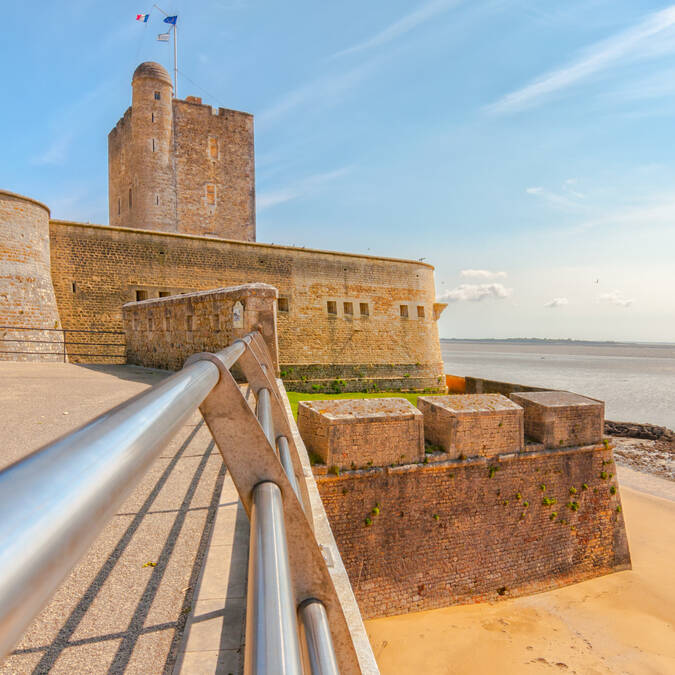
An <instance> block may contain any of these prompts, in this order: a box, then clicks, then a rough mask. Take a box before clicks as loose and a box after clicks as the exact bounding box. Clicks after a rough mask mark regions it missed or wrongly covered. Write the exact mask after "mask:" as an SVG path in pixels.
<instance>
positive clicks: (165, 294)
mask: <svg viewBox="0 0 675 675" xmlns="http://www.w3.org/2000/svg"><path fill="white" fill-rule="evenodd" d="M170 295H171V291H160V292H159V297H160V298H168V297H169V296H170Z"/></svg>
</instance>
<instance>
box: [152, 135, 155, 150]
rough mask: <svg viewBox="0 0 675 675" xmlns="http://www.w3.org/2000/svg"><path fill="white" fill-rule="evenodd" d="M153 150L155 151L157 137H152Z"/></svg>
mask: <svg viewBox="0 0 675 675" xmlns="http://www.w3.org/2000/svg"><path fill="white" fill-rule="evenodd" d="M152 151H153V152H154V151H155V139H154V138H153V139H152Z"/></svg>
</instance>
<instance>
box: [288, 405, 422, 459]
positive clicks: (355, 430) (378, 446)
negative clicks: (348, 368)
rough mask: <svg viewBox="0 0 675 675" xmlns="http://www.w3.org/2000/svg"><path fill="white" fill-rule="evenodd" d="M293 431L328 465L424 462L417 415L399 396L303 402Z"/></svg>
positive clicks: (420, 426) (419, 421)
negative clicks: (297, 432) (296, 430)
mask: <svg viewBox="0 0 675 675" xmlns="http://www.w3.org/2000/svg"><path fill="white" fill-rule="evenodd" d="M298 431H299V432H300V435H301V436H302V440H303V441H304V443H305V445H306V446H307V449H308V450H309V451H311V452H314V453H315V454H316V455H318V456H319V457H321V459H322V460H323V462H324V464H326V465H327V466H328V467H338V468H340V469H348V468H350V467H353V468H356V467H365V466H371V465H374V466H387V465H389V464H392V463H397V464H398V463H401V462H402V461H408V462H411V461H412V462H419V461H422V459H423V458H424V425H423V420H422V413H421V412H420V411H419V410H417V408H415V407H414V406H413V405H412V404H411V403H410V402H409V401H406V400H405V399H402V398H371V399H337V400H332V401H331V400H326V401H304V402H300V405H299V406H298Z"/></svg>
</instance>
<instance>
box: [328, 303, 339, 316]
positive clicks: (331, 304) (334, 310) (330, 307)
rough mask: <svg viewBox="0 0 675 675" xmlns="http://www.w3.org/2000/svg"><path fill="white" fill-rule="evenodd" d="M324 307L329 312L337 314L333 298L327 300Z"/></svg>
mask: <svg viewBox="0 0 675 675" xmlns="http://www.w3.org/2000/svg"><path fill="white" fill-rule="evenodd" d="M326 309H327V310H328V313H329V314H337V302H335V300H329V301H328V302H327V303H326Z"/></svg>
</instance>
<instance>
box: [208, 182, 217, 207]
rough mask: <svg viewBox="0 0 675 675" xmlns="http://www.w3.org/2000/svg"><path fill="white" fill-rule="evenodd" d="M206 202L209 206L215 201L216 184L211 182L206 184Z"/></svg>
mask: <svg viewBox="0 0 675 675" xmlns="http://www.w3.org/2000/svg"><path fill="white" fill-rule="evenodd" d="M206 203H207V204H208V205H209V206H215V203H216V186H215V185H213V184H212V183H209V184H207V186H206Z"/></svg>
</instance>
